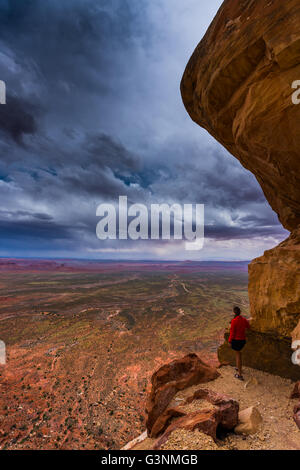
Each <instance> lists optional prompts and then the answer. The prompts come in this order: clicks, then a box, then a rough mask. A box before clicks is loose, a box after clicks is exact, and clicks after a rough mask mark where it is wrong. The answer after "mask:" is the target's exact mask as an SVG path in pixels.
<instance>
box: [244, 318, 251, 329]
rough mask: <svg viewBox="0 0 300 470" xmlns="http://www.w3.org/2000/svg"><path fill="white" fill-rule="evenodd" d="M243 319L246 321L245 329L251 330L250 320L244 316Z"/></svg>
mask: <svg viewBox="0 0 300 470" xmlns="http://www.w3.org/2000/svg"><path fill="white" fill-rule="evenodd" d="M245 320H246V322H247V323H246V329H247V330H251V325H250V321H248V320H247V318H246V319H245ZM250 320H251V318H250Z"/></svg>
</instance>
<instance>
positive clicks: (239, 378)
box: [234, 374, 244, 382]
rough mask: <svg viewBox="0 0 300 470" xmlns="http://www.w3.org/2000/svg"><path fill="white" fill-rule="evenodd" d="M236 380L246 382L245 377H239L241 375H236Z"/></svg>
mask: <svg viewBox="0 0 300 470" xmlns="http://www.w3.org/2000/svg"><path fill="white" fill-rule="evenodd" d="M234 377H235V379H238V380H241V381H242V382H244V377H243V376H242V375H239V374H235V376H234Z"/></svg>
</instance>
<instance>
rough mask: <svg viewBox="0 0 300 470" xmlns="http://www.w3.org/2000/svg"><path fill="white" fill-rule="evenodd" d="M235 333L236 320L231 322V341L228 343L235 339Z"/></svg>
mask: <svg viewBox="0 0 300 470" xmlns="http://www.w3.org/2000/svg"><path fill="white" fill-rule="evenodd" d="M234 333H235V322H234V320H232V321H231V326H230V333H229V339H228V343H231V342H232V340H233V338H234Z"/></svg>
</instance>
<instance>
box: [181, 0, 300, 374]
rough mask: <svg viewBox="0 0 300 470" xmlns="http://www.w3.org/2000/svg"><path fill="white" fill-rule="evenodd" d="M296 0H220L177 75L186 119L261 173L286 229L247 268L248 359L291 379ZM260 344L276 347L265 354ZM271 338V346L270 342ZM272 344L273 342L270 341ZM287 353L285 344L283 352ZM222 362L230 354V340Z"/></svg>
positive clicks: (296, 295)
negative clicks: (281, 237)
mask: <svg viewBox="0 0 300 470" xmlns="http://www.w3.org/2000/svg"><path fill="white" fill-rule="evenodd" d="M296 80H300V3H299V0H285V1H284V2H283V1H282V0H225V1H224V3H223V5H222V6H221V8H220V10H219V12H218V13H217V15H216V17H215V19H214V20H213V22H212V24H211V26H210V27H209V29H208V31H207V33H206V35H205V36H204V38H203V39H202V41H201V42H200V44H199V45H198V46H197V48H196V50H195V52H194V54H193V55H192V57H191V59H190V61H189V63H188V65H187V67H186V70H185V73H184V76H183V79H182V83H181V93H182V98H183V102H184V104H185V107H186V109H187V111H188V113H189V114H190V116H191V118H192V119H193V120H194V121H195V122H196V123H198V124H199V125H200V126H201V127H204V128H205V129H206V130H207V131H208V132H209V133H210V134H212V135H213V136H214V137H215V138H216V139H217V140H218V141H219V142H220V143H221V144H222V145H223V146H224V147H226V148H227V150H228V151H229V152H230V153H231V154H232V155H234V156H235V157H236V158H238V160H239V161H240V162H241V163H242V165H243V166H244V167H245V168H247V169H248V170H250V171H251V172H252V173H253V174H254V175H255V177H256V178H257V180H258V182H259V184H260V185H261V187H262V189H263V191H264V194H265V196H266V198H267V200H268V201H269V203H270V205H271V207H272V208H273V209H274V210H275V211H276V212H277V214H278V217H279V219H280V221H281V223H282V224H283V226H284V227H285V228H286V229H287V230H289V231H290V232H291V236H290V237H289V238H288V239H287V240H286V241H285V242H283V243H281V244H280V245H279V246H278V247H276V248H274V249H273V250H269V251H267V252H266V253H265V254H264V255H263V256H262V257H261V258H258V259H256V260H254V261H253V262H252V263H251V264H250V267H249V298H250V304H251V314H252V317H253V323H252V327H253V331H252V333H251V335H250V336H251V338H249V341H248V346H247V351H248V352H247V351H246V357H245V359H246V363H248V364H249V365H252V366H253V365H255V366H256V367H257V368H261V369H263V370H266V371H270V372H272V373H278V374H281V375H283V376H286V377H291V378H295V376H297V375H298V377H299V374H300V369H299V368H297V367H296V366H293V364H292V361H291V350H288V349H286V348H285V347H283V345H287V344H289V345H290V344H291V341H292V338H293V340H297V339H299V340H300V269H299V268H300V132H299V130H300V129H299V125H300V105H295V104H293V101H292V94H293V93H294V92H295V90H294V89H293V88H292V83H293V82H294V81H296ZM258 344H261V345H263V344H264V346H265V348H268V346H270V347H272V348H273V350H275V351H276V350H277V352H278V351H281V355H280V366H279V365H278V354H277V355H275V356H274V358H273V359H272V356H270V355H268V360H267V361H266V360H263V359H262V354H263V350H262V349H259V351H257V350H256V349H255V348H257V346H258ZM276 345H277V346H276ZM276 348H277V349H276ZM282 349H283V350H284V351H285V352H284V351H283V350H282ZM219 357H220V360H230V362H232V360H233V355H232V353H231V352H230V350H229V348H228V346H226V345H224V346H223V347H221V349H220V351H219Z"/></svg>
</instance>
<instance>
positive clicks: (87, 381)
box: [0, 259, 248, 449]
mask: <svg viewBox="0 0 300 470" xmlns="http://www.w3.org/2000/svg"><path fill="white" fill-rule="evenodd" d="M247 282H248V275H247V263H191V262H186V263H184V262H182V263H180V262H178V263H176V262H170V263H168V262H157V263H151V262H131V263H117V262H85V261H72V262H70V261H51V260H45V261H41V260H14V259H9V260H7V259H6V260H4V259H2V260H1V261H0V296H1V297H0V300H1V305H0V339H1V340H3V341H4V342H5V344H6V348H7V363H6V365H5V366H0V374H1V377H0V378H1V381H0V420H1V421H0V424H1V427H0V428H1V435H0V447H1V448H2V449H41V448H43V449H108V448H110V449H118V448H120V447H122V445H124V444H126V443H127V442H128V441H130V440H131V439H133V438H135V437H136V436H137V435H138V434H139V433H142V432H143V431H144V429H145V412H144V410H145V399H146V394H147V392H148V391H149V387H150V378H151V375H152V374H153V372H154V371H156V370H157V369H158V368H159V367H160V366H161V365H162V364H164V363H166V362H169V361H171V360H172V359H176V358H180V357H182V356H184V355H185V354H188V353H191V352H192V353H194V352H196V353H197V354H199V356H200V357H201V358H203V359H204V360H205V361H206V362H208V363H210V364H216V363H217V354H216V352H217V348H218V346H219V345H220V344H221V343H222V341H223V333H224V329H225V327H227V326H228V323H229V321H230V319H231V308H232V305H233V304H239V305H241V307H242V308H243V311H244V313H245V314H246V315H247V314H248V293H247Z"/></svg>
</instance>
